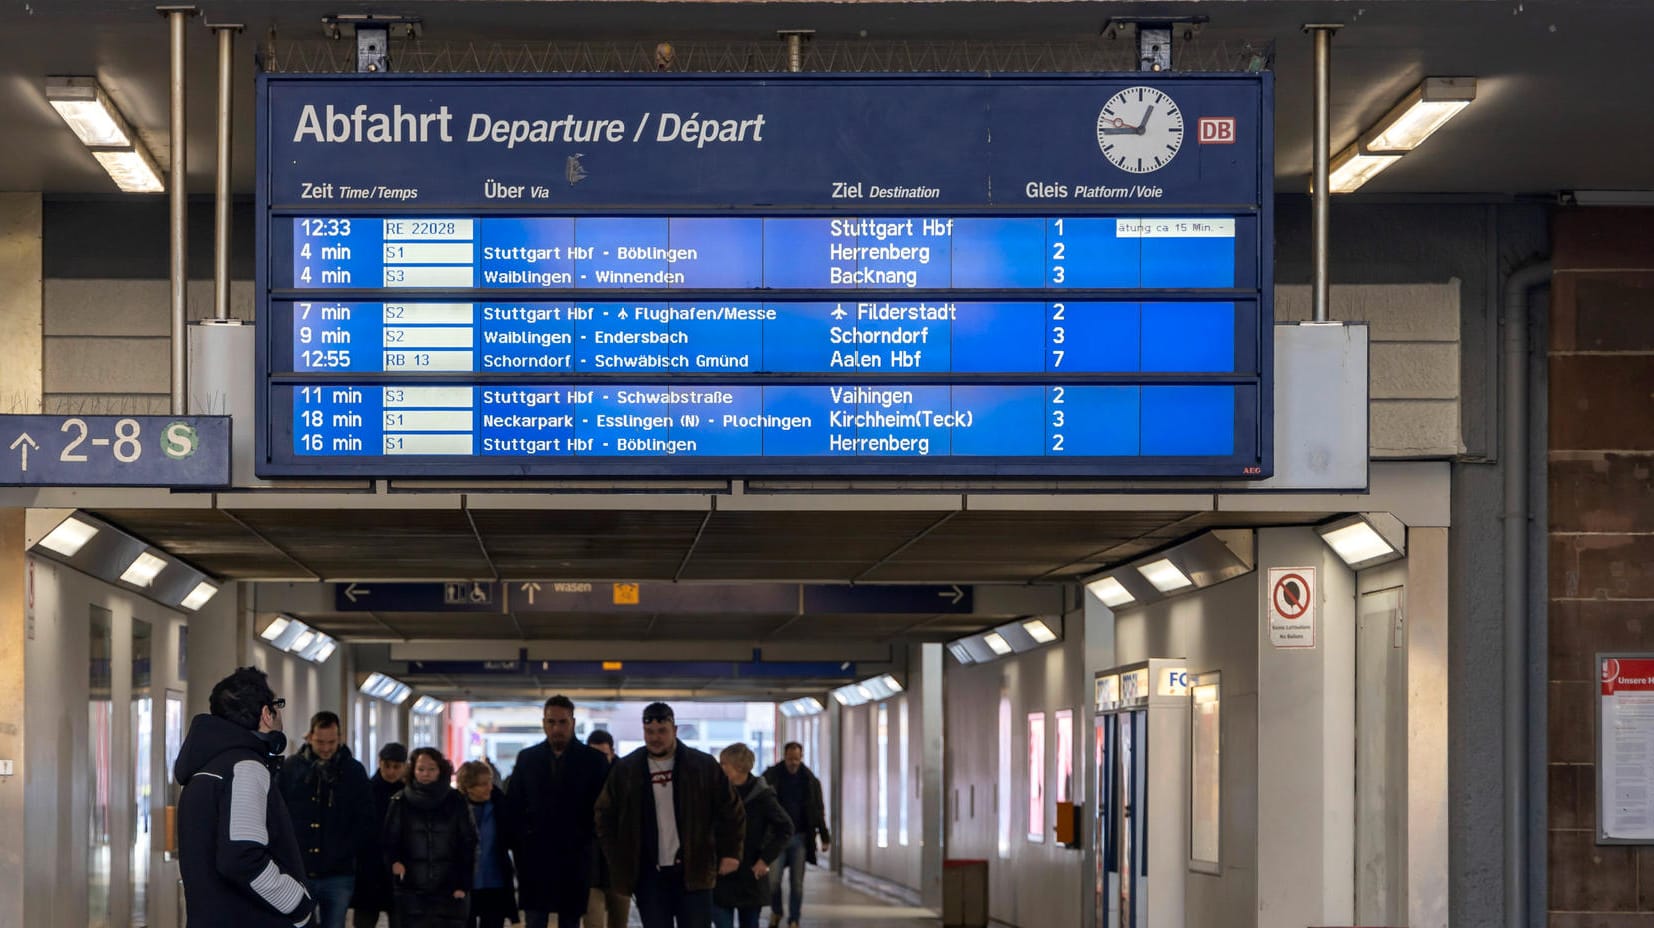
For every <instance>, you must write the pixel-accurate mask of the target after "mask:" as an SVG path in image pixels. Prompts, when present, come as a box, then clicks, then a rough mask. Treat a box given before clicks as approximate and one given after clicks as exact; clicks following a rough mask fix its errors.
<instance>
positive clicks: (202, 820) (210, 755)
mask: <svg viewBox="0 0 1654 928" xmlns="http://www.w3.org/2000/svg"><path fill="white" fill-rule="evenodd" d="M286 705H287V701H286V700H284V699H281V698H280V697H278V696H276V694H275V692H273V691H272V690H271V689H270V681H269V678H267V677H266V676H265V675H264V671H262V670H259V669H258V668H256V667H242V668H239V669H238V670H236V672H235V673H233V674H230V675H229V676H228V677H225V678H224V679H223V680H220V681H218V684H217V685H216V686H214V687H213V689H212V695H211V697H210V698H209V700H208V706H209V707H210V709H211V712H210V713H209V714H206V715H198V716H196V717H195V719H194V721H192V722H191V723H190V730H189V735H188V737H186V738H185V739H184V744H183V746H182V748H181V749H180V750H179V752H178V761H177V763H176V764H175V765H174V766H173V777H174V778H175V779H176V780H177V781H178V782H179V783H180V784H181V785H182V786H183V787H184V792H183V795H182V796H181V797H180V798H179V800H178V861H179V871H180V874H181V875H182V877H183V880H184V902H185V906H186V908H187V911H188V912H189V915H190V921H191V923H192V924H196V923H199V924H202V925H233V926H235V928H278V926H279V928H291V926H302V925H309V924H311V923H312V916H313V913H314V910H315V903H314V902H313V901H312V900H311V898H310V893H309V892H308V891H307V890H306V889H305V884H304V858H303V857H302V856H301V855H300V853H299V842H298V840H297V838H296V837H295V836H294V834H293V821H292V819H291V818H290V817H289V816H288V814H287V804H286V803H285V802H284V801H283V800H282V797H281V791H280V790H278V789H275V788H274V786H273V780H274V777H273V774H274V772H275V770H276V768H277V766H278V765H279V764H280V762H281V755H282V752H283V751H285V750H286V749H287V737H286V736H285V735H283V734H282V731H281V710H282V709H283V708H284V707H285V706H286Z"/></svg>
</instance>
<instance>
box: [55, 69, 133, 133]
mask: <svg viewBox="0 0 1654 928" xmlns="http://www.w3.org/2000/svg"><path fill="white" fill-rule="evenodd" d="M46 101H47V102H48V103H50V104H51V105H52V109H54V110H57V114H58V115H59V116H61V117H63V121H64V122H66V123H68V124H69V128H70V129H71V130H72V131H73V132H74V133H75V138H78V139H80V143H81V144H82V145H85V146H86V147H87V148H129V147H131V145H132V137H131V135H130V134H129V133H128V132H127V128H126V120H124V119H122V118H121V115H120V113H118V112H116V111H115V106H114V104H112V103H110V102H109V97H108V96H107V95H106V94H104V92H103V88H102V87H101V86H99V85H98V82H97V80H96V79H94V78H90V77H48V78H46Z"/></svg>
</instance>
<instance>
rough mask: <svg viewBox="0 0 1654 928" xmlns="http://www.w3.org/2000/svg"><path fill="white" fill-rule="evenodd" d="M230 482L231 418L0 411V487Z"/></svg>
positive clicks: (152, 485)
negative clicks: (58, 414) (67, 414)
mask: <svg viewBox="0 0 1654 928" xmlns="http://www.w3.org/2000/svg"><path fill="white" fill-rule="evenodd" d="M229 483H230V418H229V417H228V416H35V415H25V416H0V486H41V487H94V486H95V487H222V486H228V485H229Z"/></svg>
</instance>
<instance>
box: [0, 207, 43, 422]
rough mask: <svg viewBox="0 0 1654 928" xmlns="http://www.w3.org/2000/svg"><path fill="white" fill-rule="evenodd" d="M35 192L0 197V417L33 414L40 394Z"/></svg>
mask: <svg viewBox="0 0 1654 928" xmlns="http://www.w3.org/2000/svg"><path fill="white" fill-rule="evenodd" d="M40 242H41V207H40V194H38V193H0V332H4V333H6V335H5V337H4V338H0V413H38V412H40V411H41V402H42V396H43V394H44V392H45V374H44V358H45V339H44V334H45V332H44V324H43V320H44V314H45V309H44V302H43V295H42V290H41V287H42V284H41V243H40Z"/></svg>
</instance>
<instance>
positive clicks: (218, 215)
mask: <svg viewBox="0 0 1654 928" xmlns="http://www.w3.org/2000/svg"><path fill="white" fill-rule="evenodd" d="M207 28H208V29H211V30H212V31H213V32H215V33H217V34H218V177H217V180H218V184H217V186H216V187H215V188H214V190H213V230H212V231H213V239H212V246H213V251H212V307H213V318H214V319H216V320H218V321H220V322H222V321H224V320H227V319H229V318H230V163H231V159H230V140H231V129H232V126H231V116H232V115H233V111H234V107H235V69H234V67H233V65H234V61H235V34H236V33H237V32H240V31H241V26H240V24H234V23H208V24H207Z"/></svg>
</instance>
